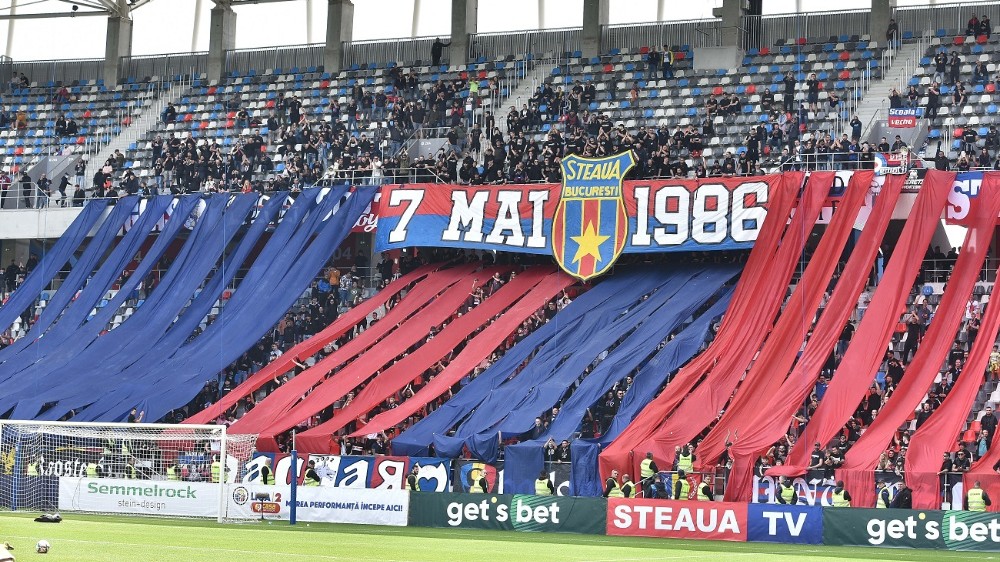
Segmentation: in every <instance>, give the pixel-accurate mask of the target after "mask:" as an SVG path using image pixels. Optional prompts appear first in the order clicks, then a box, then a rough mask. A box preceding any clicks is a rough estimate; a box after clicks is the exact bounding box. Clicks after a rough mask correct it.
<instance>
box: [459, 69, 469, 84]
mask: <svg viewBox="0 0 1000 562" xmlns="http://www.w3.org/2000/svg"><path fill="white" fill-rule="evenodd" d="M458 77H459V78H461V79H462V81H463V82H464V81H466V80H468V79H469V73H468V72H466V71H464V70H463V71H462V72H459V73H458Z"/></svg>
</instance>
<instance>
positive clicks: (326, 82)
mask: <svg viewBox="0 0 1000 562" xmlns="http://www.w3.org/2000/svg"><path fill="white" fill-rule="evenodd" d="M319 87H320V88H322V89H324V90H325V89H327V88H329V87H330V81H329V80H323V81H322V82H320V83H319Z"/></svg>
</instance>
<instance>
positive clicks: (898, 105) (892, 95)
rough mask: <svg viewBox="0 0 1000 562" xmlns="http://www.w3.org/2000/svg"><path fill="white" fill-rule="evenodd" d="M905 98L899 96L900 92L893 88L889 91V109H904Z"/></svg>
mask: <svg viewBox="0 0 1000 562" xmlns="http://www.w3.org/2000/svg"><path fill="white" fill-rule="evenodd" d="M902 107H903V97H902V96H900V95H899V90H897V89H896V88H893V89H892V90H890V91H889V109H902Z"/></svg>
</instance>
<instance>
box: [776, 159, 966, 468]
mask: <svg viewBox="0 0 1000 562" xmlns="http://www.w3.org/2000/svg"><path fill="white" fill-rule="evenodd" d="M954 181H955V174H954V173H951V172H941V171H938V170H928V172H927V176H926V177H925V178H924V182H923V185H922V186H921V188H920V193H919V194H918V195H917V200H916V202H915V203H914V204H913V209H912V210H911V211H910V218H909V220H907V221H906V225H905V226H904V227H903V232H902V234H901V235H900V237H899V240H898V242H897V243H896V249H895V251H894V252H893V254H892V258H891V259H890V260H889V265H888V266H887V267H886V270H885V275H884V276H883V277H882V279H881V281H880V282H879V285H878V289H876V291H875V294H874V295H873V296H872V300H871V303H870V304H869V305H868V311H867V312H866V313H865V316H864V319H863V320H862V321H861V323H860V325H859V326H858V329H857V331H856V332H855V334H854V339H853V340H851V346H850V347H848V348H847V352H846V353H845V354H844V358H843V359H842V360H841V362H840V365H839V367H838V368H837V371H836V373H835V374H834V376H833V379H832V380H831V382H830V386H829V388H828V389H827V392H826V395H825V396H824V397H823V401H822V402H820V405H819V408H817V410H816V412H815V414H814V415H813V417H812V419H811V420H810V421H809V425H807V426H806V430H805V433H804V434H803V435H802V436H801V437H800V438H799V440H798V442H797V443H796V444H795V446H794V447H792V450H791V451H790V452H789V455H788V460H787V461H786V464H785V465H784V466H776V467H773V468H771V469H769V470H768V471H767V474H768V475H770V476H795V475H799V474H803V473H805V471H806V468H807V467H808V466H809V454H810V452H811V451H812V444H813V443H816V442H819V443H828V442H829V441H830V440H831V439H833V436H834V435H835V434H836V433H837V432H838V431H840V430H841V429H842V428H843V427H844V424H845V423H847V420H848V419H849V418H850V417H851V415H852V414H853V413H854V411H855V409H857V407H858V404H859V403H860V402H861V398H862V397H863V396H864V394H865V392H867V391H868V388H869V387H870V386H871V383H872V381H873V380H875V371H876V370H877V369H878V366H879V364H880V363H881V362H882V360H883V359H884V358H885V350H886V349H887V347H888V345H889V340H890V339H892V334H893V332H894V331H895V329H896V325H897V324H898V323H899V314H900V311H901V310H902V309H903V308H904V306H905V304H906V297H907V295H909V294H910V290H911V289H912V288H913V280H914V279H915V278H916V276H917V272H918V271H919V270H920V265H921V263H922V262H923V259H924V254H925V252H926V250H927V245H928V244H929V243H930V239H931V237H932V236H933V235H934V232H935V230H936V229H937V225H938V222H939V221H940V220H941V213H942V211H943V210H944V206H945V203H946V202H947V198H948V192H949V191H950V190H951V186H952V184H953V183H954Z"/></svg>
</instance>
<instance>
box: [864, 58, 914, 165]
mask: <svg viewBox="0 0 1000 562" xmlns="http://www.w3.org/2000/svg"><path fill="white" fill-rule="evenodd" d="M925 48H926V45H925V44H924V43H923V42H916V43H904V44H903V45H901V46H900V47H899V48H898V49H895V50H889V51H887V53H891V62H892V64H891V65H890V67H889V68H888V69H886V70H885V72H884V73H883V74H882V76H881V77H877V78H873V79H872V81H871V82H870V84H869V88H868V89H869V91H870V92H874V95H869V96H864V97H863V98H861V100H860V102H859V103H858V109H857V115H858V119H859V120H860V121H861V123H862V127H863V128H862V131H861V138H862V139H868V141H869V142H872V141H873V140H874V142H878V140H879V138H881V137H882V136H885V135H882V134H877V136H875V138H874V139H873V138H872V133H873V132H875V131H878V130H879V129H880V127H878V125H879V124H882V125H884V124H885V120H886V117H887V114H886V110H887V109H888V107H889V102H888V97H889V91H890V90H892V88H896V89H897V90H899V92H900V94H902V95H905V94H906V87H907V85H908V83H909V79H910V77H911V76H912V75H913V70H914V67H915V66H918V65H919V64H920V58H921V57H922V56H923V52H924V50H925ZM882 129H884V127H883V128H882ZM903 132H905V131H897V133H903ZM903 140H904V141H905V140H907V139H903ZM910 145H911V146H913V143H912V142H911V143H910Z"/></svg>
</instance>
